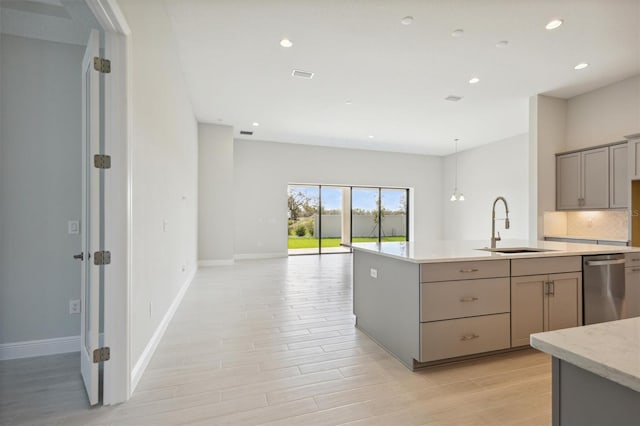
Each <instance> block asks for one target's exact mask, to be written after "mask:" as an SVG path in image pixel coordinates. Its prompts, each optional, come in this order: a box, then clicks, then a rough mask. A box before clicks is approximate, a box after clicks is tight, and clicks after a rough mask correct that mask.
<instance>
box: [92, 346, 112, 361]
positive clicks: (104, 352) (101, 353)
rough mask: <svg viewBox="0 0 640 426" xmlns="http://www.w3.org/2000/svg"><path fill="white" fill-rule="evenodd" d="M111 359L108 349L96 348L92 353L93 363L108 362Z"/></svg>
mask: <svg viewBox="0 0 640 426" xmlns="http://www.w3.org/2000/svg"><path fill="white" fill-rule="evenodd" d="M110 358H111V349H109V347H104V348H98V349H96V350H94V351H93V363H94V364H96V363H98V362H103V361H109V359H110Z"/></svg>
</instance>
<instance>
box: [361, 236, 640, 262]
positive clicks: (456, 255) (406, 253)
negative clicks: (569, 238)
mask: <svg viewBox="0 0 640 426" xmlns="http://www.w3.org/2000/svg"><path fill="white" fill-rule="evenodd" d="M488 245H489V241H488V240H480V241H444V240H443V241H419V242H414V241H406V242H386V243H353V245H352V246H353V248H354V249H355V250H356V251H358V250H360V251H365V252H369V253H375V254H379V255H381V256H387V257H392V258H395V259H400V260H406V261H408V262H414V263H436V262H458V261H475V260H496V259H525V258H532V257H557V256H582V255H590V254H608V253H629V252H640V248H637V247H625V246H608V245H603V244H579V243H564V242H558V241H528V240H505V241H499V242H498V244H497V246H498V247H499V248H509V247H512V248H513V247H531V248H538V249H545V250H550V251H544V252H535V253H509V254H502V253H492V252H489V251H482V250H478V249H481V248H485V247H487V246H488Z"/></svg>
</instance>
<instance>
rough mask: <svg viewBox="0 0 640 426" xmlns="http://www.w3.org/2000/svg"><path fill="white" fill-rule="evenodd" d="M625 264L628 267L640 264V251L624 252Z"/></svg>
mask: <svg viewBox="0 0 640 426" xmlns="http://www.w3.org/2000/svg"><path fill="white" fill-rule="evenodd" d="M624 261H625V264H624V266H625V267H627V268H633V267H637V266H640V252H638V253H625V254H624Z"/></svg>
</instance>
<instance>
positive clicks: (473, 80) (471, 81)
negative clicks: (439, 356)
mask: <svg viewBox="0 0 640 426" xmlns="http://www.w3.org/2000/svg"><path fill="white" fill-rule="evenodd" d="M479 81H480V79H479V78H478V77H473V78H472V79H470V80H469V84H476V83H477V82H479Z"/></svg>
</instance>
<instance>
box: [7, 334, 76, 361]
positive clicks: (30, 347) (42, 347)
mask: <svg viewBox="0 0 640 426" xmlns="http://www.w3.org/2000/svg"><path fill="white" fill-rule="evenodd" d="M68 352H80V336H68V337H58V338H55V339H42V340H29V341H25V342H15V343H2V344H0V361H4V360H8V359H18V358H31V357H34V356H45V355H56V354H66V353H68Z"/></svg>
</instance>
